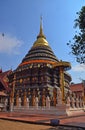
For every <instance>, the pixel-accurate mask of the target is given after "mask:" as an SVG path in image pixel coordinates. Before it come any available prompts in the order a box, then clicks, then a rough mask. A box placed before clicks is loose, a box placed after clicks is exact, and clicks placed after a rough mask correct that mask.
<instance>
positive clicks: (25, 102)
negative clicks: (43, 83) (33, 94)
mask: <svg viewBox="0 0 85 130" xmlns="http://www.w3.org/2000/svg"><path fill="white" fill-rule="evenodd" d="M23 105H24V106H26V105H27V97H26V90H25V91H24V103H23Z"/></svg>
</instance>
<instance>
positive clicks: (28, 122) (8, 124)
mask: <svg viewBox="0 0 85 130" xmlns="http://www.w3.org/2000/svg"><path fill="white" fill-rule="evenodd" d="M56 119H59V120H60V123H59V125H60V126H56V127H52V126H50V121H51V120H56ZM46 125H47V126H46ZM62 125H63V126H62ZM65 125H69V126H70V125H72V126H79V127H83V129H84V130H85V113H84V112H83V113H81V114H77V115H71V116H69V117H68V116H56V115H41V114H27V113H16V112H12V113H10V112H6V113H5V112H0V130H11V129H12V130H19V129H20V130H83V129H82V128H78V127H77V128H75V127H71V126H70V127H66V126H65Z"/></svg>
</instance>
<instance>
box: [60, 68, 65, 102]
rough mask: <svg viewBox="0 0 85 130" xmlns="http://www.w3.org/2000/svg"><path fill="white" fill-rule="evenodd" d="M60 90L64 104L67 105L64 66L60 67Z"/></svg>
mask: <svg viewBox="0 0 85 130" xmlns="http://www.w3.org/2000/svg"><path fill="white" fill-rule="evenodd" d="M60 89H61V94H62V103H65V93H64V69H63V66H62V67H60Z"/></svg>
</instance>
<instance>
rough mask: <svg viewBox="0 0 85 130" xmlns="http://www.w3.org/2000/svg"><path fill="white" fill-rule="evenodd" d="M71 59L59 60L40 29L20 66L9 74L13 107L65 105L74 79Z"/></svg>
mask: <svg viewBox="0 0 85 130" xmlns="http://www.w3.org/2000/svg"><path fill="white" fill-rule="evenodd" d="M70 68H71V65H70V63H69V62H66V61H62V60H59V59H58V58H57V57H56V56H55V54H54V52H53V51H52V49H51V47H50V45H49V43H48V41H47V40H46V37H45V35H44V33H43V28H42V20H41V21H40V32H39V34H38V36H37V39H36V41H35V42H34V43H33V45H32V47H31V49H30V50H29V51H28V53H27V54H26V55H25V57H24V58H23V59H22V62H21V63H20V64H19V66H18V67H17V68H16V69H15V70H14V71H13V72H12V73H11V74H10V75H9V76H8V78H9V87H10V88H11V93H10V103H13V105H14V106H17V107H18V106H27V105H28V106H29V107H30V106H40V107H45V106H47V105H48V106H49V101H50V106H56V105H57V104H59V103H61V104H65V103H66V97H67V94H68V92H69V91H70V89H69V84H70V81H71V76H70V75H69V74H68V73H67V70H69V69H70Z"/></svg>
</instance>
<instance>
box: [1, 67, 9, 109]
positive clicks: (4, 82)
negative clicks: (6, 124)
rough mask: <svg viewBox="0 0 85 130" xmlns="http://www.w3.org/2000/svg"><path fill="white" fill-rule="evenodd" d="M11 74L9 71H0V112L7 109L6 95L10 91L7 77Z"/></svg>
mask: <svg viewBox="0 0 85 130" xmlns="http://www.w3.org/2000/svg"><path fill="white" fill-rule="evenodd" d="M10 73H11V70H8V71H5V72H3V71H2V69H0V111H2V110H5V109H7V108H6V107H7V104H6V103H7V100H8V96H9V95H8V93H9V91H10V88H9V83H8V77H7V76H8V75H9V74H10Z"/></svg>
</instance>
